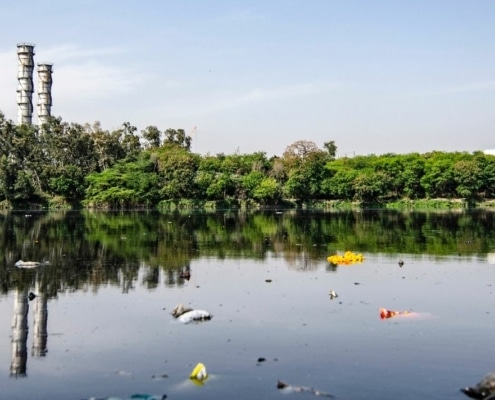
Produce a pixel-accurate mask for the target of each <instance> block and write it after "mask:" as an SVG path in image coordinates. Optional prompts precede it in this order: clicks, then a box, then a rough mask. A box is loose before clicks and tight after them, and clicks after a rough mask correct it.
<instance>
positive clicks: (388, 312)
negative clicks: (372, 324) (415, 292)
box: [380, 308, 411, 319]
mask: <svg viewBox="0 0 495 400" xmlns="http://www.w3.org/2000/svg"><path fill="white" fill-rule="evenodd" d="M410 313H411V312H410V311H392V310H387V309H386V308H380V318H381V319H388V318H392V317H395V316H397V315H407V314H410Z"/></svg>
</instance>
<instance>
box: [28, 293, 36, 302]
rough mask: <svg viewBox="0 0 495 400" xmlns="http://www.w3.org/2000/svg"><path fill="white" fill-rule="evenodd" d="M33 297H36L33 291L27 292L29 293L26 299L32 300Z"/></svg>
mask: <svg viewBox="0 0 495 400" xmlns="http://www.w3.org/2000/svg"><path fill="white" fill-rule="evenodd" d="M35 298H36V295H35V294H34V293H33V292H29V294H28V300H29V301H32V300H34V299H35Z"/></svg>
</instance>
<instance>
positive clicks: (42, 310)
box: [31, 290, 48, 357]
mask: <svg viewBox="0 0 495 400" xmlns="http://www.w3.org/2000/svg"><path fill="white" fill-rule="evenodd" d="M38 293H39V295H38V296H37V297H36V298H35V299H34V310H33V314H34V315H33V347H32V349H31V354H32V356H33V357H44V356H45V355H46V352H47V349H46V341H47V338H48V331H47V328H46V327H47V321H48V306H47V296H46V294H45V293H41V292H40V291H39V290H38Z"/></svg>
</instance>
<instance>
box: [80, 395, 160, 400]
mask: <svg viewBox="0 0 495 400" xmlns="http://www.w3.org/2000/svg"><path fill="white" fill-rule="evenodd" d="M166 398H167V395H166V394H161V395H154V394H145V393H136V394H132V395H131V396H130V397H125V398H122V397H115V396H110V397H90V398H89V399H87V400H131V399H141V400H165V399H166Z"/></svg>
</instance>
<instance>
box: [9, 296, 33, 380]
mask: <svg viewBox="0 0 495 400" xmlns="http://www.w3.org/2000/svg"><path fill="white" fill-rule="evenodd" d="M28 311H29V304H28V296H27V292H25V291H22V292H21V291H19V290H17V291H16V293H15V295H14V315H13V316H12V362H11V364H10V375H11V376H16V377H17V376H26V365H27V337H28V318H27V317H28Z"/></svg>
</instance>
